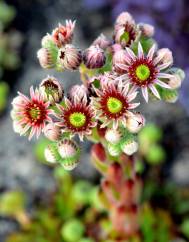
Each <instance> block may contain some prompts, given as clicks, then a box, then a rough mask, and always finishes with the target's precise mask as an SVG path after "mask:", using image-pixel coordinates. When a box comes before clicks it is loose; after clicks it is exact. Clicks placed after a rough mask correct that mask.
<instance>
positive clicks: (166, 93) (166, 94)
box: [161, 89, 178, 103]
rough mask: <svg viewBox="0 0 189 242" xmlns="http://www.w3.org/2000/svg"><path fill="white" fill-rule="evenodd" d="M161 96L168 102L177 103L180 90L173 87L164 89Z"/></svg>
mask: <svg viewBox="0 0 189 242" xmlns="http://www.w3.org/2000/svg"><path fill="white" fill-rule="evenodd" d="M161 97H162V99H163V100H164V101H166V102H168V103H175V102H176V101H177V100H178V91H177V90H171V89H162V92H161Z"/></svg>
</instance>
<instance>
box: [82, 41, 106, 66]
mask: <svg viewBox="0 0 189 242" xmlns="http://www.w3.org/2000/svg"><path fill="white" fill-rule="evenodd" d="M83 61H84V64H85V65H86V67H87V68H89V69H95V68H101V67H103V66H104V64H105V62H106V56H105V54H104V51H103V49H101V48H100V47H99V46H97V45H96V46H94V45H92V46H91V47H89V48H88V49H86V50H85V52H84V56H83Z"/></svg>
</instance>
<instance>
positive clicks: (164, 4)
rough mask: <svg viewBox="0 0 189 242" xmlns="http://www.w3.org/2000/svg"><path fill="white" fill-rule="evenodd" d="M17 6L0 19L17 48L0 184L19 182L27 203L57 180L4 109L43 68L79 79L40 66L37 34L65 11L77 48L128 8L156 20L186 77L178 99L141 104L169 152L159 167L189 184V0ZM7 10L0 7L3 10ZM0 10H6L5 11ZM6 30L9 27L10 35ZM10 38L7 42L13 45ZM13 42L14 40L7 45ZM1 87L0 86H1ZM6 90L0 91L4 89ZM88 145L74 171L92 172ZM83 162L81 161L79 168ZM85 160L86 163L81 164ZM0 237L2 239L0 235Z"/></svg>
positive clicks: (20, 2) (71, 0)
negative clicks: (73, 21)
mask: <svg viewBox="0 0 189 242" xmlns="http://www.w3.org/2000/svg"><path fill="white" fill-rule="evenodd" d="M6 3H7V4H9V5H10V6H13V7H14V13H15V14H14V17H12V20H11V21H10V22H9V23H8V24H6V25H5V27H4V28H3V30H2V33H1V35H2V36H3V34H9V33H10V32H11V33H12V32H14V33H15V31H16V33H17V35H16V36H14V39H13V41H12V43H14V44H15V43H17V45H16V44H15V45H16V46H14V44H12V45H10V46H12V47H13V48H14V50H15V49H16V54H17V55H18V58H17V61H16V63H17V64H15V68H12V69H11V68H9V67H8V68H6V67H5V68H4V66H3V68H4V71H3V72H2V75H1V79H2V81H4V82H5V83H7V84H8V86H9V95H8V96H7V99H8V102H7V105H6V107H5V108H3V110H2V111H1V116H0V192H3V191H6V190H10V189H17V188H19V189H22V190H24V191H25V192H26V193H27V194H28V204H29V205H28V207H29V209H30V206H31V205H32V204H33V203H35V201H36V200H39V199H42V200H45V199H48V194H49V193H50V192H51V191H52V190H53V189H54V186H55V182H54V179H53V177H52V174H51V169H50V168H48V167H47V166H45V165H42V164H40V163H39V162H37V159H36V156H35V152H34V144H35V141H32V142H31V143H29V142H28V140H27V139H26V138H23V137H19V136H18V135H17V134H15V133H14V132H13V130H12V123H11V120H10V117H9V113H10V109H11V99H12V98H13V97H14V96H15V95H16V92H17V90H19V91H21V92H23V93H26V94H27V93H28V90H29V87H30V86H31V85H32V84H34V85H38V84H39V82H40V80H41V79H42V78H44V77H45V76H46V75H47V74H53V75H55V76H56V77H58V78H59V79H60V80H62V81H63V83H64V87H65V88H66V89H67V88H69V86H71V85H72V84H73V83H76V82H79V75H78V74H77V73H67V72H65V73H55V72H53V71H44V70H42V69H41V68H40V66H39V63H38V60H37V58H36V52H37V50H38V49H39V48H40V46H41V43H40V41H41V38H42V37H43V36H44V35H45V34H46V33H47V32H51V31H52V29H53V28H55V27H56V26H57V24H58V23H59V22H60V23H64V20H65V19H67V18H68V19H76V20H77V26H76V33H75V40H74V41H75V43H76V44H77V45H78V46H80V47H81V48H82V49H84V48H85V47H87V46H89V45H90V43H91V42H92V41H93V39H94V38H95V37H97V36H98V35H99V34H100V33H102V32H103V33H105V34H106V35H107V36H109V37H111V31H112V28H113V23H114V20H115V18H116V16H117V15H118V14H119V13H121V12H122V11H129V12H130V13H131V14H132V15H133V16H134V18H135V20H136V21H137V22H146V23H150V24H152V25H154V27H155V39H156V40H157V42H158V43H159V46H160V47H167V48H170V49H171V50H172V51H173V56H174V61H175V65H176V66H178V67H181V68H183V69H184V70H185V71H186V79H185V81H184V83H183V86H182V88H181V91H180V97H179V100H178V102H177V103H176V104H164V103H162V102H156V103H151V104H149V105H143V106H142V110H143V112H144V114H145V116H146V120H147V122H150V121H152V122H154V123H155V124H157V125H158V126H159V127H161V128H162V129H163V136H164V140H163V146H164V148H165V150H166V154H167V159H166V163H165V167H164V170H163V176H164V177H165V179H168V180H171V181H172V182H173V183H175V184H177V185H178V186H188V185H189V176H188V171H189V138H188V137H189V117H188V114H189V95H188V93H189V1H188V0H155V1H152V0H93V1H91V0H27V1H24V0H7V1H6ZM3 11H4V10H3V9H1V8H0V18H1V16H3V13H4V12H3ZM4 18H5V17H4ZM8 38H9V35H8ZM10 46H9V47H10ZM12 47H11V48H12ZM0 94H1V93H0ZM2 95H3V94H2ZM88 149H89V145H86V147H85V150H86V152H83V155H82V159H81V163H80V165H79V166H78V168H76V170H75V171H74V175H76V176H82V177H85V178H87V179H88V178H89V179H91V178H93V177H94V176H95V173H94V171H93V169H92V168H91V166H90V164H89V159H88V158H89V153H88V152H87V151H88ZM84 167H85V169H83V168H84ZM86 167H87V168H86ZM16 226H17V225H16V223H14V222H13V221H11V220H10V221H9V220H8V219H5V218H3V217H2V218H1V217H0V241H3V236H5V235H6V234H8V233H10V232H11V231H13V230H15V229H16ZM1 238H2V239H1Z"/></svg>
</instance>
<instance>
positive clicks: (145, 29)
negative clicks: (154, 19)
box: [139, 23, 154, 38]
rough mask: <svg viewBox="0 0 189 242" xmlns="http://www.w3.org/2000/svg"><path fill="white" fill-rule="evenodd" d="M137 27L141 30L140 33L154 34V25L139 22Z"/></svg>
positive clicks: (150, 35)
mask: <svg viewBox="0 0 189 242" xmlns="http://www.w3.org/2000/svg"><path fill="white" fill-rule="evenodd" d="M139 29H140V30H141V32H142V35H144V36H145V37H148V38H150V37H152V36H153V35H154V26H152V25H151V24H144V23H141V24H139Z"/></svg>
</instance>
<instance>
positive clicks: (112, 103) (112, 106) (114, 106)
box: [107, 97, 123, 113]
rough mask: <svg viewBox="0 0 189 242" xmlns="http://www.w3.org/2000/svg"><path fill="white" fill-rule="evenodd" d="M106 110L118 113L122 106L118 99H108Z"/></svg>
mask: <svg viewBox="0 0 189 242" xmlns="http://www.w3.org/2000/svg"><path fill="white" fill-rule="evenodd" d="M107 108H108V111H109V112H110V113H119V112H120V111H121V110H122V108H123V104H122V102H121V101H120V100H119V99H117V98H115V97H109V98H108V101H107Z"/></svg>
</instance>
